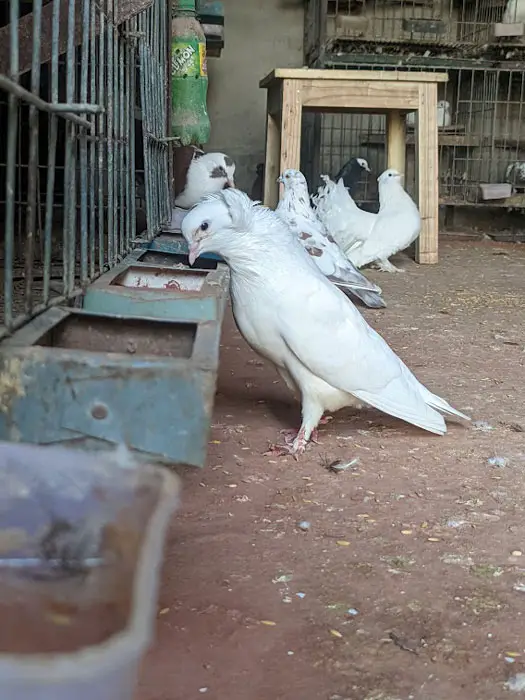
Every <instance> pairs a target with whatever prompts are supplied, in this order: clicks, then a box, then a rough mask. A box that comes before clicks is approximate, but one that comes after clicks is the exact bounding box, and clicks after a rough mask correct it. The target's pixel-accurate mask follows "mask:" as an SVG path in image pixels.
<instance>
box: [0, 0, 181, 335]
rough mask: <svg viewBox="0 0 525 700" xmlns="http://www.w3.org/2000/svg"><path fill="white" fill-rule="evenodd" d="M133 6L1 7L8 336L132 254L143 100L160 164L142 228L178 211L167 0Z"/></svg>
mask: <svg viewBox="0 0 525 700" xmlns="http://www.w3.org/2000/svg"><path fill="white" fill-rule="evenodd" d="M128 5H129V3H128V4H126V3H122V2H121V0H102V1H99V0H71V1H70V2H69V3H65V2H63V0H51V1H47V0H35V2H34V3H32V6H30V4H28V3H21V2H19V0H9V2H7V3H2V4H0V36H2V37H5V42H4V45H3V46H2V48H1V49H0V121H1V122H2V124H5V125H6V129H7V134H6V135H5V136H6V137H5V138H4V139H3V140H2V143H1V144H0V226H2V227H3V231H2V233H3V236H2V243H0V258H1V261H2V266H3V292H4V293H3V299H2V303H1V306H0V312H1V313H2V321H0V337H3V336H5V335H6V334H9V333H11V332H13V331H14V330H15V329H16V328H18V327H20V326H21V325H22V324H23V323H25V322H26V321H27V320H28V319H30V318H32V317H34V316H35V315H37V314H38V313H40V312H41V311H43V310H44V309H46V308H48V307H49V306H50V305H55V304H61V303H67V302H69V301H71V300H73V299H74V298H75V296H77V295H78V294H80V293H81V292H82V290H83V289H84V288H85V286H86V285H87V284H89V283H90V282H91V281H93V280H94V279H95V278H96V277H98V276H99V275H101V274H102V273H103V272H104V271H105V270H107V269H108V267H110V266H113V265H115V264H117V263H118V262H119V261H120V260H121V259H122V257H123V256H124V255H126V254H127V253H128V252H129V251H130V249H131V246H132V244H133V241H134V240H135V238H136V216H135V214H136V201H137V197H138V196H139V194H140V193H138V192H137V191H136V190H137V188H136V182H135V171H136V170H137V168H140V169H142V170H143V169H144V166H143V148H142V147H140V148H136V144H137V136H138V137H139V140H138V143H142V120H141V118H140V110H141V109H143V108H144V107H145V109H144V114H145V115H146V119H145V122H144V127H145V128H144V133H145V135H146V139H145V141H144V148H145V147H146V146H147V148H148V150H149V152H150V154H149V162H150V163H151V166H150V168H149V169H148V170H147V172H146V182H147V183H148V187H147V189H148V196H149V206H148V207H147V218H148V221H147V227H146V231H145V232H144V233H143V235H145V236H148V237H151V236H153V235H154V233H155V232H157V231H158V230H159V229H160V227H161V225H162V223H163V222H164V221H165V220H167V218H168V215H169V208H170V206H169V189H168V188H169V180H168V162H169V161H168V149H169V144H168V142H167V141H166V140H165V139H166V133H167V132H166V125H167V118H166V110H167V104H168V103H167V100H166V95H165V94H164V91H166V90H167V66H166V56H167V32H168V31H169V22H168V20H169V2H168V0H154V1H153V2H152V0H147V1H146V0H140V2H135V3H133V7H131V6H129V7H128ZM134 8H135V9H134ZM139 10H140V14H138V15H137V12H139ZM133 12H135V15H134V14H133ZM139 24H141V25H144V27H145V32H144V35H143V36H141V37H140V40H139V38H138V32H137V27H138V25H139ZM140 52H141V55H142V56H143V58H142V59H141V60H139V53H140ZM144 71H146V75H142V74H143V72H144ZM137 80H138V82H139V84H141V88H140V91H139V93H140V94H137V91H136V84H137ZM138 98H140V100H139V102H138V103H137V100H138ZM137 107H138V108H139V109H138V110H137ZM136 161H137V162H136Z"/></svg>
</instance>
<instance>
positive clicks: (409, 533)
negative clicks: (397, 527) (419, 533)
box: [401, 530, 413, 535]
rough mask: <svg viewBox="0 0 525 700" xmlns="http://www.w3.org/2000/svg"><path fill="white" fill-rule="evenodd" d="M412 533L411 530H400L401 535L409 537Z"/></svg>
mask: <svg viewBox="0 0 525 700" xmlns="http://www.w3.org/2000/svg"><path fill="white" fill-rule="evenodd" d="M412 532H413V531H412V530H401V534H402V535H411V534H412Z"/></svg>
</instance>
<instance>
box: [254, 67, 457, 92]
mask: <svg viewBox="0 0 525 700" xmlns="http://www.w3.org/2000/svg"><path fill="white" fill-rule="evenodd" d="M286 79H289V80H322V81H327V82H328V81H331V80H358V81H365V80H368V81H376V80H382V81H388V82H391V83H395V82H409V83H446V82H447V81H448V73H444V72H439V73H430V72H428V71H427V72H425V71H421V72H415V71H398V70H396V71H385V70H332V69H329V70H327V69H319V68H275V69H274V70H273V71H272V72H271V73H269V74H268V75H267V76H266V77H264V78H263V79H262V80H261V81H260V83H259V87H262V88H266V87H268V86H269V85H270V84H271V83H272V82H274V81H275V80H286Z"/></svg>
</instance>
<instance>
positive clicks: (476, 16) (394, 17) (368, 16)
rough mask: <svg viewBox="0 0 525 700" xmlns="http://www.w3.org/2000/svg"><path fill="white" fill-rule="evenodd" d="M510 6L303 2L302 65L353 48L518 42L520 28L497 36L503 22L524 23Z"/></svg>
mask: <svg viewBox="0 0 525 700" xmlns="http://www.w3.org/2000/svg"><path fill="white" fill-rule="evenodd" d="M516 5H517V0H476V2H472V1H471V0H308V2H307V6H306V12H305V53H306V59H307V64H308V65H314V64H315V63H316V62H318V61H320V60H321V61H322V57H323V53H324V51H326V50H334V51H335V52H337V51H345V46H347V45H349V44H350V45H351V44H355V42H359V43H362V44H363V43H365V44H366V43H367V42H374V43H382V44H385V43H389V44H395V43H404V44H411V45H414V46H416V47H417V46H418V45H425V44H426V45H437V46H444V47H446V46H452V47H453V46H464V47H482V46H484V45H485V44H486V43H487V42H491V41H498V42H500V41H501V40H507V41H508V40H513V41H516V40H519V41H521V40H522V39H521V37H522V35H523V27H521V28H520V27H514V28H513V29H512V28H510V29H508V30H507V31H499V32H498V25H499V24H501V23H503V22H505V23H510V22H517V21H521V22H523V20H524V19H525V15H524V17H522V18H521V19H516V18H517V17H520V15H519V10H518V9H517V8H516ZM500 29H501V28H500Z"/></svg>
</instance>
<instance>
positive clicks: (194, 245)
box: [188, 241, 200, 265]
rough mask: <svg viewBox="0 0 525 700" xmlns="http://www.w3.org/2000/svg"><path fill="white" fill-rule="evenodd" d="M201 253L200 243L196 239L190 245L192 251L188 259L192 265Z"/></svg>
mask: <svg viewBox="0 0 525 700" xmlns="http://www.w3.org/2000/svg"><path fill="white" fill-rule="evenodd" d="M199 254H200V243H199V242H195V241H194V242H193V243H192V244H191V245H190V251H189V254H188V260H189V262H190V265H193V263H194V262H195V260H197V258H198V257H199Z"/></svg>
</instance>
